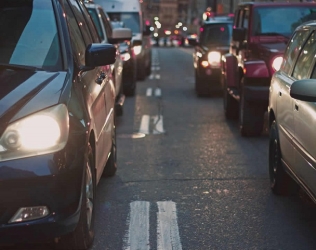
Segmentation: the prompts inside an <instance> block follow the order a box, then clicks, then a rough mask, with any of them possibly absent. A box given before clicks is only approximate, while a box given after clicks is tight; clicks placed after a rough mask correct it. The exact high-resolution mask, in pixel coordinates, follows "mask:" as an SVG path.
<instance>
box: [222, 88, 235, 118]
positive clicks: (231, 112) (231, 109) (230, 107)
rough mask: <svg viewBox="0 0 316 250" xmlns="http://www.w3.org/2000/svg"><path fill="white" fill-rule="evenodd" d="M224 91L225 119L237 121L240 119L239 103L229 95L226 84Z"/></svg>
mask: <svg viewBox="0 0 316 250" xmlns="http://www.w3.org/2000/svg"><path fill="white" fill-rule="evenodd" d="M223 91H224V92H223V102H224V112H225V117H226V118H227V119H229V120H231V119H233V120H235V119H237V118H238V102H237V100H236V99H235V98H234V97H232V96H231V95H230V94H229V93H228V90H227V86H226V84H224V90H223Z"/></svg>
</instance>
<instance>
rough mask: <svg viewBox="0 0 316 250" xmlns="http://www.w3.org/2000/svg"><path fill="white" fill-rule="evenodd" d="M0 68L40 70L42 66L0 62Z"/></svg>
mask: <svg viewBox="0 0 316 250" xmlns="http://www.w3.org/2000/svg"><path fill="white" fill-rule="evenodd" d="M0 69H12V70H27V71H41V70H43V69H42V68H38V67H34V66H26V65H18V64H6V63H0Z"/></svg>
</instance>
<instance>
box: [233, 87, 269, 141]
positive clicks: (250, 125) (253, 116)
mask: <svg viewBox="0 0 316 250" xmlns="http://www.w3.org/2000/svg"><path fill="white" fill-rule="evenodd" d="M263 123H264V106H262V105H257V104H255V103H250V102H247V101H246V100H245V98H244V94H243V93H241V95H240V101H239V126H240V134H241V135H242V136H259V135H260V134H261V133H262V131H263Z"/></svg>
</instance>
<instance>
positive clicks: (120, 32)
mask: <svg viewBox="0 0 316 250" xmlns="http://www.w3.org/2000/svg"><path fill="white" fill-rule="evenodd" d="M131 39H132V30H131V29H129V28H115V29H113V30H112V37H110V38H109V42H110V43H121V42H124V41H126V40H128V41H130V40H131Z"/></svg>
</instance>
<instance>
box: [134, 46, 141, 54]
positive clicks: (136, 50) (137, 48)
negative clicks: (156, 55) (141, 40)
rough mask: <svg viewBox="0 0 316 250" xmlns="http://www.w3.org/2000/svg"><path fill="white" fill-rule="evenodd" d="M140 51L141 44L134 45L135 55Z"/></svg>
mask: <svg viewBox="0 0 316 250" xmlns="http://www.w3.org/2000/svg"><path fill="white" fill-rule="evenodd" d="M141 52H142V46H141V45H136V46H134V53H135V55H139V54H140V53H141Z"/></svg>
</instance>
